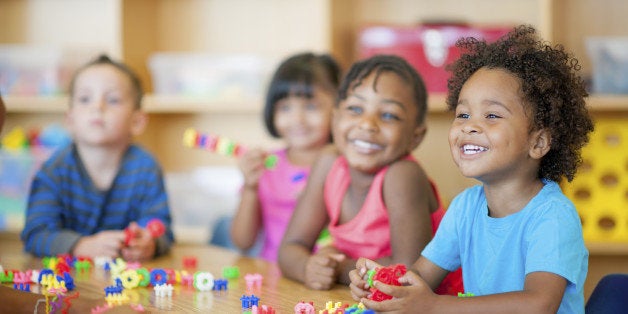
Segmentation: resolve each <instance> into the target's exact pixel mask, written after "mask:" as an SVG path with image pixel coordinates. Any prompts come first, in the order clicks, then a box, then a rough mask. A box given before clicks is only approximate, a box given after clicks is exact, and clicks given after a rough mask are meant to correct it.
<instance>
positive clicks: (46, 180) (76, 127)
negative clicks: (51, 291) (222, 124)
mask: <svg viewBox="0 0 628 314" xmlns="http://www.w3.org/2000/svg"><path fill="white" fill-rule="evenodd" d="M141 99H142V89H141V85H140V82H139V80H138V78H137V76H136V75H135V74H134V73H133V72H132V71H131V70H130V69H129V68H128V67H127V66H125V65H124V64H122V63H118V62H115V61H112V60H111V59H109V58H108V57H107V56H101V57H100V58H98V59H97V60H95V61H93V62H91V63H89V64H87V65H85V66H84V67H82V68H81V69H79V70H78V71H77V73H76V74H75V76H74V79H73V80H72V82H71V85H70V108H69V111H68V112H67V115H66V120H67V125H68V128H69V130H70V132H71V134H72V136H73V143H71V144H70V145H68V146H67V147H64V148H60V149H59V150H58V151H57V152H55V154H54V155H53V156H52V157H51V158H50V159H49V160H48V161H46V162H45V163H44V165H43V166H42V169H41V170H40V171H39V172H38V173H37V175H36V176H35V178H34V180H33V183H32V186H31V191H30V195H29V198H28V208H27V211H26V223H25V226H24V230H23V231H22V235H21V238H22V241H24V246H25V250H26V251H28V252H30V253H32V254H34V255H36V256H54V255H58V254H63V253H70V254H72V255H75V256H88V257H96V256H109V257H118V256H120V257H123V258H124V259H126V260H130V261H145V260H148V259H151V258H153V257H155V256H156V255H160V254H164V253H165V252H167V250H168V249H169V247H170V245H171V244H172V242H173V241H174V236H173V233H172V230H171V229H170V223H171V218H170V209H169V207H168V198H167V195H166V192H165V189H164V180H163V177H162V171H161V168H160V166H159V164H158V163H157V161H156V160H155V159H154V158H153V157H152V156H151V155H150V154H149V153H148V152H146V151H145V150H143V149H141V148H140V147H138V146H136V145H134V144H133V143H132V141H133V136H135V135H138V134H140V133H141V132H142V131H143V130H144V127H145V125H146V123H147V116H146V114H145V113H144V112H143V111H142V110H141V108H140V104H141ZM152 219H158V220H160V221H161V222H162V223H163V224H164V226H165V229H166V232H165V233H164V234H163V235H162V236H160V237H158V238H156V239H153V237H152V236H151V233H150V232H149V231H148V230H147V229H145V228H142V227H144V226H146V224H147V222H148V221H150V220H152ZM125 229H126V232H125V231H124V230H125Z"/></svg>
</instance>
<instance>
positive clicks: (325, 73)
mask: <svg viewBox="0 0 628 314" xmlns="http://www.w3.org/2000/svg"><path fill="white" fill-rule="evenodd" d="M341 77H342V70H341V68H340V65H339V64H338V62H337V61H336V59H334V57H332V56H331V55H329V54H314V53H311V52H303V53H298V54H295V55H292V56H290V57H288V58H287V59H285V60H284V61H283V62H281V64H280V65H279V66H278V67H277V70H275V73H274V74H273V77H272V79H271V82H270V84H269V87H268V92H267V93H266V102H265V104H264V124H265V126H266V130H267V131H268V133H269V134H270V135H271V136H272V137H275V138H279V133H277V128H276V127H275V107H276V105H277V102H278V101H280V100H282V99H284V98H286V97H289V96H302V97H305V98H312V97H314V96H313V95H314V86H317V87H319V88H323V89H327V90H330V91H332V92H333V93H334V94H335V93H336V91H337V90H338V85H340V79H341ZM330 139H331V138H330Z"/></svg>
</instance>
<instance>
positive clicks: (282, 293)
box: [0, 234, 355, 313]
mask: <svg viewBox="0 0 628 314" xmlns="http://www.w3.org/2000/svg"><path fill="white" fill-rule="evenodd" d="M22 248H23V246H22V243H21V242H20V241H19V238H18V237H17V236H16V235H7V234H0V265H2V266H3V267H4V269H5V270H20V271H25V270H28V269H41V268H42V266H41V265H42V264H41V259H38V258H34V257H32V256H30V255H29V254H26V253H23V251H22ZM188 256H191V257H196V258H197V267H196V270H197V271H204V272H205V271H206V272H210V273H212V274H213V276H214V278H222V271H223V268H224V267H231V266H236V267H238V269H239V272H240V277H239V278H237V279H231V280H229V284H228V289H227V291H222V292H218V291H208V292H200V291H197V290H195V289H194V288H193V287H188V286H182V285H179V284H176V285H174V291H173V295H172V297H171V298H168V297H165V298H164V297H155V294H154V292H153V288H152V287H138V288H134V289H127V290H126V292H127V294H128V295H129V298H130V300H131V304H141V305H142V306H143V307H144V309H145V310H146V311H147V312H151V313H162V312H169V313H173V312H179V313H180V312H184V313H188V312H199V311H201V312H211V313H241V311H242V308H241V304H242V303H241V301H240V298H241V297H242V296H243V295H251V294H254V295H255V296H257V297H259V298H260V300H259V305H260V306H261V305H268V306H271V307H272V308H273V309H275V310H276V311H277V313H294V306H295V305H296V304H297V303H299V302H300V301H305V302H313V304H314V307H315V308H316V311H317V312H318V311H319V310H322V309H324V308H325V304H326V303H327V302H328V301H333V302H334V303H335V302H342V303H343V304H349V305H351V304H355V301H353V299H351V295H350V292H349V288H348V287H346V286H343V285H336V286H335V287H334V288H333V289H332V290H329V291H315V290H310V289H308V288H306V287H305V286H304V285H303V284H301V283H298V282H295V281H292V280H289V279H286V278H284V277H282V276H281V273H280V270H279V267H278V266H277V265H276V264H275V263H270V262H267V261H265V260H261V259H257V258H251V257H246V256H242V255H240V254H237V253H235V252H232V251H229V250H225V249H222V248H219V247H213V246H209V245H196V244H189V245H186V244H177V245H175V246H173V248H172V250H171V252H170V253H169V254H168V255H166V256H163V257H159V258H157V259H155V260H153V261H150V262H146V263H143V264H142V266H143V267H146V268H147V269H152V268H171V269H174V270H183V269H184V267H183V259H184V257H188ZM247 273H259V274H261V275H262V276H263V278H264V279H263V282H262V287H261V289H260V288H253V290H251V291H247V288H246V284H245V281H244V275H245V274H247ZM71 274H72V276H73V278H74V281H75V285H76V291H78V292H79V298H78V299H76V300H79V299H82V301H85V300H88V301H89V303H90V304H100V305H104V304H106V301H105V293H104V288H105V287H106V286H110V285H112V284H113V281H112V279H111V276H110V274H109V273H108V272H106V271H105V270H103V269H98V268H94V269H92V270H91V271H90V272H89V273H87V274H83V275H81V274H76V273H75V272H74V271H72V273H71ZM3 286H5V288H6V287H10V286H11V285H9V284H3ZM36 288H37V287H33V289H32V290H36ZM2 293H4V294H5V297H7V296H8V294H7V289H4V290H2V291H0V297H1V296H2V295H1V294H2ZM10 293H13V292H10ZM34 293H35V292H33V293H20V294H17V295H18V298H21V297H23V298H26V297H32V295H33V294H34ZM71 293H72V291H71V292H70V294H71ZM32 305H33V306H34V304H32ZM127 306H128V305H127ZM30 308H31V310H30V313H32V311H33V310H32V309H33V307H30ZM70 309H72V307H70ZM126 309H128V310H130V307H126ZM40 312H43V311H40Z"/></svg>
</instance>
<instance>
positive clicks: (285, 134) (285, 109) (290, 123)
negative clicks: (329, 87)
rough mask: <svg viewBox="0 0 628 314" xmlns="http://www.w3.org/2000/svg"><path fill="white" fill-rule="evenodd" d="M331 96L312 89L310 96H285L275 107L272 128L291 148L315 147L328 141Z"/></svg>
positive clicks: (307, 148) (326, 92)
mask: <svg viewBox="0 0 628 314" xmlns="http://www.w3.org/2000/svg"><path fill="white" fill-rule="evenodd" d="M333 106H334V95H333V94H332V93H331V92H328V91H325V90H322V89H320V88H315V89H314V93H313V97H312V98H311V99H309V98H305V97H297V96H289V97H286V98H284V99H281V100H279V101H278V102H277V104H276V106H275V128H276V129H277V133H278V134H279V136H280V137H281V138H282V139H283V140H284V141H286V143H287V146H288V147H290V148H291V149H301V150H309V149H319V148H321V147H323V146H324V145H326V144H327V143H328V142H329V137H330V134H331V112H332V109H333Z"/></svg>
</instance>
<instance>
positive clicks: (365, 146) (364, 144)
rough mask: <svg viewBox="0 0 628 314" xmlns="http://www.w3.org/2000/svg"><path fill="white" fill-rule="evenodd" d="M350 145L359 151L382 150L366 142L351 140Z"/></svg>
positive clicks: (380, 147)
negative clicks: (359, 149)
mask: <svg viewBox="0 0 628 314" xmlns="http://www.w3.org/2000/svg"><path fill="white" fill-rule="evenodd" d="M351 143H352V144H353V145H355V146H356V147H358V148H361V149H367V150H378V149H382V146H381V145H378V144H374V143H370V142H367V141H362V140H352V141H351Z"/></svg>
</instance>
